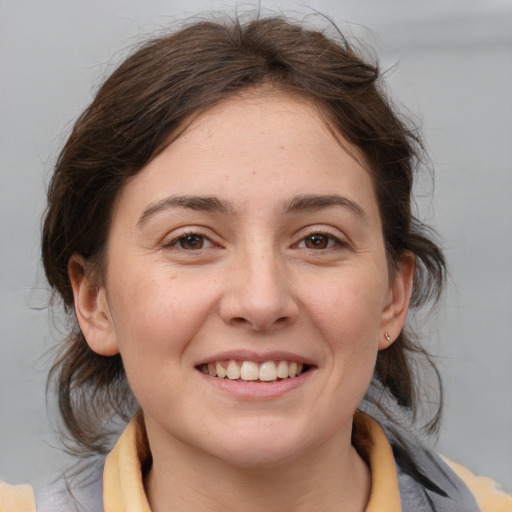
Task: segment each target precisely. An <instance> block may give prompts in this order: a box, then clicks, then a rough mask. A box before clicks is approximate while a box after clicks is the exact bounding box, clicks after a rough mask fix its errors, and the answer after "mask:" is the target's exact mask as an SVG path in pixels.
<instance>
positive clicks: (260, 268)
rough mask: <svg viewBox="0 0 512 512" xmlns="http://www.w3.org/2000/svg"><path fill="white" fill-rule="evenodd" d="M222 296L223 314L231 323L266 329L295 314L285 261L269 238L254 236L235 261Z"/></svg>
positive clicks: (280, 323) (278, 324)
mask: <svg viewBox="0 0 512 512" xmlns="http://www.w3.org/2000/svg"><path fill="white" fill-rule="evenodd" d="M234 266H235V268H234V272H233V274H232V276H231V277H230V281H231V282H230V286H229V287H228V290H227V293H226V295H225V297H224V304H223V306H224V307H223V316H224V320H225V321H227V322H228V323H230V324H237V325H244V326H245V327H248V328H251V329H254V330H265V329H269V328H272V327H276V326H281V325H285V324H288V323H291V322H292V321H294V319H295V318H296V316H297V305H296V303H295V301H294V298H293V295H292V290H291V288H290V284H291V283H290V282H289V279H288V273H287V269H286V264H285V261H284V259H283V257H282V255H281V254H280V253H279V250H278V249H277V248H276V247H275V245H274V244H272V243H271V241H269V240H268V239H267V240H261V238H259V239H258V238H253V239H252V240H251V241H250V242H248V243H246V244H244V246H243V249H242V250H241V251H240V252H239V254H237V256H236V257H235V262H234Z"/></svg>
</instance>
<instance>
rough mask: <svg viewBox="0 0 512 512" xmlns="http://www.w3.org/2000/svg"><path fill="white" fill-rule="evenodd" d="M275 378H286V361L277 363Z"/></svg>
mask: <svg viewBox="0 0 512 512" xmlns="http://www.w3.org/2000/svg"><path fill="white" fill-rule="evenodd" d="M277 376H278V377H279V378H280V379H287V378H288V363H287V362H286V361H279V364H278V365H277Z"/></svg>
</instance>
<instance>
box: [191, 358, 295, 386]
mask: <svg viewBox="0 0 512 512" xmlns="http://www.w3.org/2000/svg"><path fill="white" fill-rule="evenodd" d="M276 363H277V364H276ZM199 369H200V370H201V371H202V372H203V373H206V374H207V375H209V376H210V377H218V378H219V379H224V378H226V377H227V378H228V379H229V380H240V379H241V380H243V381H257V380H259V381H261V382H273V381H276V380H277V379H288V378H293V377H297V376H298V375H300V374H301V373H302V372H303V370H304V365H303V364H302V363H296V362H289V361H265V362H264V363H261V364H258V363H256V362H254V361H235V360H234V359H231V360H230V361H217V362H215V363H208V364H203V365H201V366H200V368H199Z"/></svg>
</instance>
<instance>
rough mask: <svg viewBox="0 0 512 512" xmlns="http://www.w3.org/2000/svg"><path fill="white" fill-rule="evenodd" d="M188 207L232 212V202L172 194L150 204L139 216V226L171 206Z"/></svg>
mask: <svg viewBox="0 0 512 512" xmlns="http://www.w3.org/2000/svg"><path fill="white" fill-rule="evenodd" d="M176 207H178V208H188V209H189V210H195V211H199V212H213V213H223V214H232V213H234V209H233V206H232V204H231V203H229V202H228V201H224V200H223V199H219V198H217V197H211V196H170V197H166V198H165V199H162V200H161V201H158V202H156V203H153V204H150V205H149V206H148V207H147V208H146V209H145V210H144V212H143V213H142V215H141V216H140V217H139V220H138V222H137V225H138V226H142V225H143V224H145V223H146V222H147V221H148V220H149V219H150V218H151V217H153V216H154V215H156V214H157V213H160V212H162V211H164V210H168V209H170V208H176Z"/></svg>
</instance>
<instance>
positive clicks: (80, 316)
mask: <svg viewBox="0 0 512 512" xmlns="http://www.w3.org/2000/svg"><path fill="white" fill-rule="evenodd" d="M68 275H69V280H70V281H71V286H72V288H73V296H74V302H75V313H76V318H77V320H78V324H79V325H80V329H81V331H82V333H83V335H84V337H85V339H86V341H87V344H88V345H89V347H90V348H91V349H92V350H94V352H96V353H98V354H100V355H103V356H113V355H115V354H118V353H119V348H118V344H117V339H116V335H115V330H114V326H113V324H112V319H111V316H110V312H109V308H108V303H107V297H106V292H105V288H104V287H103V286H98V285H97V284H96V283H95V282H94V280H93V277H92V272H91V269H90V263H88V262H87V261H85V260H84V259H83V258H82V257H81V256H79V255H77V254H74V255H73V256H71V258H70V259H69V262H68Z"/></svg>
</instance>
